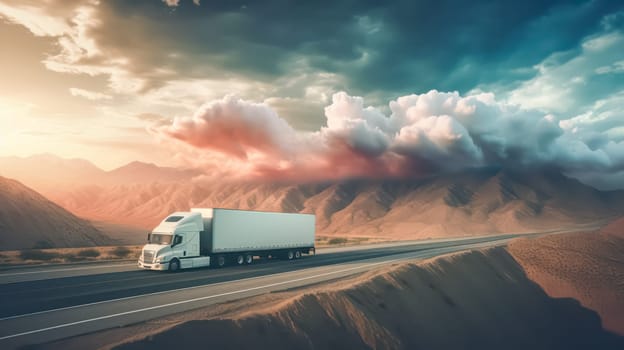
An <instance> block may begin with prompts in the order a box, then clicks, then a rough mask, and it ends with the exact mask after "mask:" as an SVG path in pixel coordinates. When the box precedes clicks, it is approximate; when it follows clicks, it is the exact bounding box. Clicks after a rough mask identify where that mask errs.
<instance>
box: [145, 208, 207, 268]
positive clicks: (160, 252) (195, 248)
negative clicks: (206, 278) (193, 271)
mask: <svg viewBox="0 0 624 350" xmlns="http://www.w3.org/2000/svg"><path fill="white" fill-rule="evenodd" d="M203 229H204V223H203V219H202V216H201V214H200V213H196V212H175V213H173V214H171V215H169V216H168V217H166V218H165V219H164V220H163V221H162V222H161V223H160V224H159V225H158V226H156V228H154V230H153V231H152V232H151V233H149V234H148V242H147V244H146V245H145V246H144V247H143V250H142V252H141V257H140V258H139V261H138V266H139V267H140V268H143V269H149V270H171V271H176V270H178V269H180V268H188V267H199V266H208V265H209V264H210V257H208V256H205V257H200V244H199V239H200V237H199V235H200V232H201V231H203Z"/></svg>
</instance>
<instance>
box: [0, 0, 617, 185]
mask: <svg viewBox="0 0 624 350" xmlns="http://www.w3.org/2000/svg"><path fill="white" fill-rule="evenodd" d="M0 42H1V43H2V53H1V54H0V77H2V79H0V156H28V155H32V154H38V153H53V154H56V155H59V156H62V157H67V158H72V157H77V158H84V159H88V160H90V161H92V162H93V163H95V164H96V165H98V166H100V167H102V168H104V169H112V168H115V167H118V166H120V165H123V164H125V163H128V162H130V161H134V160H139V161H145V162H153V163H156V164H159V165H167V166H185V167H200V168H203V169H206V171H207V173H209V174H211V175H213V176H231V175H235V176H240V177H261V178H269V179H300V180H318V179H334V178H336V179H337V178H345V177H354V176H357V177H362V176H363V177H373V178H386V177H410V176H420V175H426V174H431V173H438V172H444V171H461V170H463V169H468V168H475V167H482V166H502V167H515V168H529V169H530V168H534V167H555V168H557V169H560V170H561V171H563V172H564V173H566V174H568V175H570V176H573V177H576V178H578V179H580V180H581V181H584V182H586V183H590V184H592V185H593V186H596V187H598V188H603V189H613V188H624V112H623V110H624V109H623V108H622V107H623V106H624V2H621V1H609V0H594V1H554V0H553V1H547V0H545V1H524V2H521V1H513V2H511V1H485V0H479V1H470V2H468V1H459V0H426V1H420V0H399V1H385V2H382V1H353V0H337V1H298V2H289V1H283V0H269V1H254V2H245V1H207V0H199V1H198V0H194V1H192V0H189V1H185V0H179V1H175V0H167V1H159V0H150V1H148V0H145V1H142V0H133V1H130V0H126V1H116V0H111V1H91V0H65V1H61V0H39V1H27V0H26V1H11V0H8V1H7V0H0Z"/></svg>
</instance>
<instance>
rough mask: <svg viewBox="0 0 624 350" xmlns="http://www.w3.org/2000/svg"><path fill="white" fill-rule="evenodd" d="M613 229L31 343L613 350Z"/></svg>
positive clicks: (616, 265)
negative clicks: (80, 334)
mask: <svg viewBox="0 0 624 350" xmlns="http://www.w3.org/2000/svg"><path fill="white" fill-rule="evenodd" d="M613 237H614V236H613V235H611V234H605V233H593V236H592V234H583V233H577V234H571V235H557V236H552V237H545V238H540V239H535V240H526V239H525V240H519V241H517V242H514V243H512V244H511V246H510V247H509V248H502V247H500V248H492V249H487V250H483V251H473V252H467V253H458V254H453V255H448V256H444V257H439V258H436V259H432V260H428V261H424V262H419V263H404V264H400V265H394V266H390V267H387V268H384V269H381V270H377V271H373V272H369V273H366V274H362V275H359V276H357V277H354V278H351V279H348V280H343V281H339V282H334V283H328V284H322V285H317V286H314V287H308V288H305V289H301V290H292V291H287V292H281V293H273V294H267V295H263V296H260V297H256V298H251V299H247V300H242V301H238V302H232V303H227V304H222V305H218V306H216V307H211V308H205V309H199V310H195V311H193V312H189V313H183V314H178V315H172V316H169V317H166V318H162V319H159V320H157V321H151V322H146V323H142V324H137V325H133V326H129V327H125V328H119V329H113V330H108V331H105V332H99V333H95V334H91V335H86V336H80V337H76V338H72V339H67V340H63V341H59V342H56V343H52V344H47V345H45V346H40V347H37V348H44V349H84V348H90V349H96V348H104V349H108V348H118V349H148V348H149V349H171V348H184V347H193V348H197V347H198V345H202V344H203V345H205V347H209V348H218V349H241V348H251V347H253V348H257V349H264V348H279V349H283V348H288V349H290V348H303V349H369V348H373V349H447V348H457V349H475V348H480V349H527V348H531V349H624V337H622V336H620V335H617V334H616V333H615V332H620V330H621V328H620V327H621V323H620V318H619V317H618V316H620V317H621V315H622V314H624V309H622V305H623V304H622V300H624V292H623V289H622V281H624V279H622V278H620V277H621V276H622V272H623V271H624V266H623V265H622V264H621V261H622V258H623V254H622V250H621V249H622V245H621V243H622V242H621V241H617V240H615V241H612V239H613ZM602 241H604V243H595V242H602ZM579 247H581V248H579ZM572 298H574V299H572ZM579 301H580V302H579ZM601 319H602V320H604V321H602V320H601ZM603 323H604V327H606V328H607V329H609V331H608V330H605V328H603Z"/></svg>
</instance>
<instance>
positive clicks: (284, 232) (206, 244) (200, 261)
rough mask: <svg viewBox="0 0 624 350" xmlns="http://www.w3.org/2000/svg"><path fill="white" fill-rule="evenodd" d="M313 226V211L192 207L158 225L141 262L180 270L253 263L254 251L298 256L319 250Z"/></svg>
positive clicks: (263, 255) (144, 265)
mask: <svg viewBox="0 0 624 350" xmlns="http://www.w3.org/2000/svg"><path fill="white" fill-rule="evenodd" d="M314 226H315V217H314V215H312V214H294V213H278V212H265V211H250V210H234V209H221V208H192V209H191V210H190V211H188V212H175V213H173V214H170V215H169V216H167V217H166V218H165V219H164V220H163V221H162V222H161V223H160V224H159V225H158V226H157V227H156V228H154V230H153V231H152V232H151V233H150V234H149V235H148V244H146V245H145V246H144V247H143V250H142V252H141V256H140V258H139V261H138V266H139V267H140V268H143V269H149V270H170V271H176V270H179V269H184V268H193V267H202V266H210V265H214V266H218V267H223V266H225V265H227V264H236V265H243V264H251V263H253V261H254V257H260V258H283V259H288V260H292V259H299V258H301V256H302V254H313V253H314V251H315V250H314Z"/></svg>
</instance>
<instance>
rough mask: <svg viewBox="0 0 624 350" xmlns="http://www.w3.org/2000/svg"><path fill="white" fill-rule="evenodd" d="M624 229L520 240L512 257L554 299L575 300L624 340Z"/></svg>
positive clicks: (619, 223)
mask: <svg viewBox="0 0 624 350" xmlns="http://www.w3.org/2000/svg"><path fill="white" fill-rule="evenodd" d="M622 223H624V220H623V219H619V220H617V221H615V222H613V223H612V224H610V225H608V226H607V227H605V228H604V229H603V230H601V231H598V232H580V233H573V234H565V235H553V236H548V237H542V238H539V239H524V240H518V241H515V242H513V243H511V244H510V245H509V251H510V252H511V254H512V255H513V256H514V258H515V259H516V260H517V261H518V262H519V263H520V265H521V266H522V267H523V269H525V271H526V272H527V275H528V276H529V278H530V279H531V280H533V281H535V282H536V283H538V284H539V285H540V286H541V287H542V288H543V289H544V290H545V291H546V293H548V295H550V296H552V297H554V298H562V297H564V298H574V299H576V300H578V301H580V302H581V304H582V305H583V306H585V307H587V308H589V309H592V310H594V311H596V312H598V314H599V315H600V316H601V318H602V322H603V325H604V327H605V328H606V329H608V330H611V331H613V332H616V333H618V334H620V335H624V225H622Z"/></svg>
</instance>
